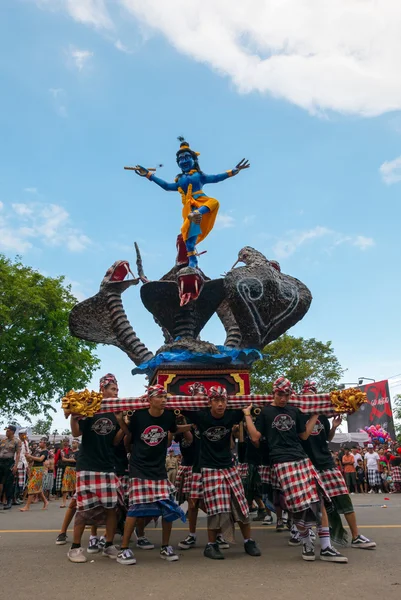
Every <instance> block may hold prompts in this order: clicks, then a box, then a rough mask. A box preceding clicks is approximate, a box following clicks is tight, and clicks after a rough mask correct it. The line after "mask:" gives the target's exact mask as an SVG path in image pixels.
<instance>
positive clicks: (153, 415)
mask: <svg viewBox="0 0 401 600" xmlns="http://www.w3.org/2000/svg"><path fill="white" fill-rule="evenodd" d="M166 395H167V393H166V391H165V390H164V387H163V386H162V385H153V386H149V387H148V390H147V400H148V402H149V408H144V409H143V410H137V411H135V413H134V414H133V416H132V417H131V419H130V424H129V434H128V436H127V444H132V447H131V457H130V465H129V475H130V490H129V509H128V514H127V518H126V521H125V527H124V535H123V539H122V543H121V550H120V552H119V553H118V557H117V562H118V563H120V564H122V565H134V564H135V563H136V558H135V556H134V554H133V552H132V550H131V549H130V548H129V541H130V539H131V535H132V533H133V531H134V528H135V525H136V522H137V520H138V518H140V517H159V516H161V517H162V546H161V550H160V558H163V559H164V560H167V561H169V562H171V561H176V560H178V555H177V554H175V552H174V550H173V548H172V546H170V545H169V541H170V535H171V528H172V523H173V521H175V520H176V519H179V518H181V519H182V520H184V521H185V515H184V513H183V512H182V510H181V509H180V507H179V506H178V504H177V503H176V502H175V501H174V499H173V496H172V495H173V494H174V491H175V488H174V486H173V485H172V484H171V483H170V481H169V480H168V478H167V472H166V453H167V448H168V446H169V433H175V432H176V431H177V425H176V421H175V415H174V412H173V411H172V410H165V406H166Z"/></svg>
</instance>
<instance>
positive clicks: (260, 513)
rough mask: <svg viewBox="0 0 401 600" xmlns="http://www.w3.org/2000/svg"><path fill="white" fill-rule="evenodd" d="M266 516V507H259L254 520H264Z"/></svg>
mask: <svg viewBox="0 0 401 600" xmlns="http://www.w3.org/2000/svg"><path fill="white" fill-rule="evenodd" d="M265 516H266V511H265V509H264V508H259V510H258V514H257V515H256V517H253V519H252V521H264V518H265Z"/></svg>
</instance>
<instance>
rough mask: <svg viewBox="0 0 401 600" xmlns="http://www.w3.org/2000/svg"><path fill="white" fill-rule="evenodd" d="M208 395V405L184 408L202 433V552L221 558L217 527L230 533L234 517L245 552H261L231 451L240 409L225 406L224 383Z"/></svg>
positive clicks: (240, 415) (253, 553) (254, 553)
mask: <svg viewBox="0 0 401 600" xmlns="http://www.w3.org/2000/svg"><path fill="white" fill-rule="evenodd" d="M208 395H209V401H210V407H209V408H207V409H206V410H199V411H192V412H191V413H189V412H188V413H185V412H184V414H187V415H188V416H189V417H190V419H191V420H192V422H193V423H195V425H197V427H198V429H199V431H200V434H201V451H200V467H201V471H202V483H203V500H204V503H205V507H206V512H207V528H208V539H209V542H208V544H207V545H206V548H205V550H204V556H206V557H207V558H211V559H217V560H221V559H223V558H224V555H223V554H222V552H221V550H220V547H219V544H218V541H217V535H218V533H219V532H220V531H221V532H222V533H223V535H224V534H227V536H228V535H229V534H230V533H231V535H233V533H234V522H235V521H236V522H238V525H239V527H240V529H241V533H242V535H243V538H244V548H245V552H247V554H249V555H250V556H260V555H261V552H260V550H259V548H258V546H257V545H256V542H255V541H254V540H252V538H251V526H250V522H249V509H248V503H247V501H246V498H245V494H244V488H243V485H242V482H241V478H240V476H239V474H238V470H237V467H236V466H235V465H234V464H233V459H232V455H231V430H232V427H233V425H235V424H237V423H239V422H240V421H242V419H243V413H242V411H241V410H227V390H226V389H225V388H224V387H222V386H216V387H214V386H213V387H211V388H210V390H209V393H208ZM224 537H226V535H224Z"/></svg>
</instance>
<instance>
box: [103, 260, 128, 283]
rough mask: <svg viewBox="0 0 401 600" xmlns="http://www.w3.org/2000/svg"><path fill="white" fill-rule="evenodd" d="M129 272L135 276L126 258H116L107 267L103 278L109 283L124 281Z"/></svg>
mask: <svg viewBox="0 0 401 600" xmlns="http://www.w3.org/2000/svg"><path fill="white" fill-rule="evenodd" d="M129 274H131V275H132V277H134V278H135V275H134V274H133V272H132V271H131V268H130V266H129V262H128V261H127V260H117V261H116V262H115V263H114V264H113V265H112V266H111V267H110V268H109V269H107V272H106V275H105V276H104V280H106V281H108V282H109V283H113V282H118V281H124V279H125V278H126V277H127V275H129Z"/></svg>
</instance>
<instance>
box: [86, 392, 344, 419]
mask: <svg viewBox="0 0 401 600" xmlns="http://www.w3.org/2000/svg"><path fill="white" fill-rule="evenodd" d="M272 402H273V396H272V395H266V396H264V395H261V394H248V395H243V396H228V408H230V409H236V408H245V407H246V406H249V404H251V403H252V404H254V405H255V406H260V407H262V406H264V405H265V404H271V403H272ZM208 404H209V400H208V398H205V396H167V404H166V408H168V409H171V410H174V409H182V410H199V409H201V408H206V407H207V406H208ZM288 404H290V405H291V406H296V407H297V408H299V409H300V410H301V411H302V412H304V413H307V414H309V413H310V414H319V415H325V416H326V417H333V416H335V415H337V414H338V413H337V412H336V411H335V409H334V406H333V403H332V401H331V397H330V394H308V395H302V394H300V395H296V394H294V395H292V396H291V397H290V399H289V400H288ZM148 407H149V404H148V402H146V400H143V399H141V398H105V399H104V400H102V405H101V407H100V410H99V411H98V413H97V414H102V413H107V412H119V411H121V410H140V409H141V408H148Z"/></svg>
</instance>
